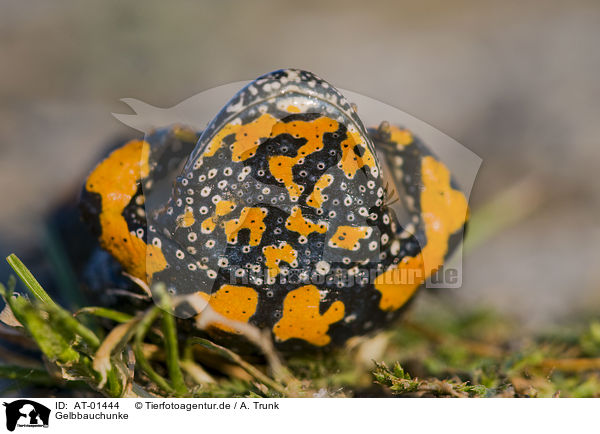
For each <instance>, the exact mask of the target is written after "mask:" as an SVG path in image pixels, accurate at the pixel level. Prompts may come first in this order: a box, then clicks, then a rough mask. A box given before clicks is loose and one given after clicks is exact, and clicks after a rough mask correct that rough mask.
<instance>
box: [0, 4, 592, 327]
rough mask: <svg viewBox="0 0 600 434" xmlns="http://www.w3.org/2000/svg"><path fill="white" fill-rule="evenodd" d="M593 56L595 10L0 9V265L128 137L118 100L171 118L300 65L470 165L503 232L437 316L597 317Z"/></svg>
mask: <svg viewBox="0 0 600 434" xmlns="http://www.w3.org/2000/svg"><path fill="white" fill-rule="evenodd" d="M599 45H600V3H599V2H597V1H593V0H591V1H571V2H550V1H537V2H531V1H519V2H516V1H514V2H513V1H505V2H477V1H471V0H469V1H462V0H461V1H454V2H444V1H424V2H404V1H401V2H399V1H381V2H373V1H371V2H365V1H346V2H343V3H342V2H336V3H334V2H331V3H327V2H323V1H309V0H305V1H302V2H293V3H292V2H282V1H256V2H232V1H203V2H198V1H193V2H192V1H190V2H169V3H168V4H167V2H161V1H146V2H143V3H142V2H130V1H122V0H119V1H116V0H115V1H106V0H103V1H91V2H85V3H83V2H75V1H60V0H58V1H53V2H46V1H42V0H39V1H28V2H22V1H18V0H0V65H1V68H0V199H1V202H0V204H1V211H0V252H1V253H2V255H3V256H6V255H7V254H8V253H11V252H14V253H17V254H18V255H20V256H21V257H22V258H23V259H25V260H26V263H27V264H28V265H32V266H34V267H37V268H38V269H43V267H44V261H43V258H44V249H43V248H42V240H43V239H44V234H43V221H44V219H45V215H46V213H47V212H48V211H49V210H51V209H52V208H53V207H54V206H56V204H57V203H58V202H60V201H61V200H65V199H66V198H69V197H75V195H76V193H77V191H78V189H79V188H80V185H81V183H82V181H83V179H84V176H85V175H86V173H87V172H88V171H89V170H90V169H91V167H92V166H93V165H94V163H95V162H96V161H97V160H98V158H99V156H100V155H102V154H103V152H105V150H106V149H107V146H109V145H110V144H111V143H115V141H116V140H119V139H120V138H127V137H130V136H133V135H135V134H136V131H134V130H132V129H131V128H128V127H126V126H124V125H123V124H121V123H120V122H119V121H117V120H116V119H115V118H114V117H113V116H112V115H111V113H112V112H117V113H127V112H128V108H127V107H126V106H125V105H124V104H123V103H121V102H120V101H119V100H120V99H121V98H124V97H131V98H136V99H139V100H142V101H145V102H147V103H150V104H152V105H155V106H159V107H169V106H173V105H175V104H177V103H178V102H180V101H182V100H184V99H186V98H188V97H190V96H192V95H194V94H196V93H198V92H200V91H203V90H206V89H209V88H212V87H215V86H218V85H223V84H226V83H229V82H233V81H239V80H250V79H253V78H255V77H257V76H259V75H261V74H263V73H265V72H268V71H271V70H274V69H278V68H282V67H296V68H302V69H307V70H310V71H313V72H315V73H316V74H318V75H320V76H321V77H323V78H325V79H326V80H328V81H329V82H331V83H333V84H334V85H336V86H339V87H341V88H345V89H350V90H352V91H355V92H358V93H361V94H363V95H367V96H370V97H372V98H375V99H378V100H380V101H383V102H385V103H387V104H390V105H392V106H394V107H397V108H399V109H401V110H403V111H405V112H407V113H409V114H411V115H413V116H415V117H417V118H419V119H421V120H423V121H425V122H427V123H429V124H430V125H432V126H433V127H435V128H437V129H438V130H440V131H442V132H444V133H446V134H448V135H449V136H451V137H453V138H454V139H456V140H457V141H458V142H460V143H461V144H463V145H464V146H466V147H467V148H469V149H470V150H472V151H473V152H475V153H476V154H478V155H479V156H480V157H481V158H482V159H483V165H482V167H481V169H480V172H479V175H478V178H477V180H476V182H475V185H474V187H473V192H472V195H471V206H472V209H473V211H474V214H475V215H477V212H478V209H479V210H481V209H484V210H486V209H487V212H486V213H484V214H480V215H482V216H484V217H485V218H483V220H484V221H485V220H490V221H492V222H494V221H496V220H498V219H499V220H511V222H512V223H511V224H510V225H506V226H505V227H504V228H503V229H502V230H501V231H496V232H495V233H494V234H492V236H489V237H487V238H486V239H485V241H484V242H480V243H478V244H477V245H473V246H472V248H470V249H469V251H468V252H467V255H466V257H465V259H464V271H463V282H464V284H463V287H462V288H461V289H459V290H452V291H451V297H448V302H449V303H450V302H452V303H457V304H458V305H459V306H460V305H465V306H466V305H487V306H491V307H493V308H495V309H498V310H500V311H502V312H506V313H509V314H511V315H515V316H516V317H518V318H519V319H520V320H522V321H523V322H524V324H526V325H527V326H530V327H538V326H540V325H548V324H551V323H557V322H559V321H561V320H563V319H564V318H567V317H569V316H573V315H574V314H578V313H586V312H590V311H593V310H594V309H598V308H600V219H599V218H598V217H599V216H600V213H599V211H600V206H599V205H600V188H599V187H598V184H599V183H598V180H597V178H596V176H597V175H598V173H599V170H600V167H598V162H600V146H599V145H600V80H599V76H600V50H599V49H598V46H599ZM506 192H508V200H497V199H496V198H498V197H504V196H506V195H507V193H506ZM503 195H504V196H503ZM490 201H491V202H492V203H495V206H492V207H490V206H489V203H490ZM494 224H495V223H493V224H492V226H493V225H494ZM2 267H3V268H1V269H0V270H1V271H0V277H1V278H2V280H3V281H5V280H6V275H7V274H8V269H7V267H6V266H5V265H4V264H3V265H2ZM34 270H35V268H34ZM40 273H41V274H40V275H41V276H44V273H43V272H40ZM42 280H43V279H42Z"/></svg>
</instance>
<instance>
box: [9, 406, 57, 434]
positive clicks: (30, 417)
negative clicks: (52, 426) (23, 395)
mask: <svg viewBox="0 0 600 434" xmlns="http://www.w3.org/2000/svg"><path fill="white" fill-rule="evenodd" d="M4 407H6V408H5V410H6V429H8V430H9V431H14V430H15V428H16V427H19V428H23V427H26V428H35V427H44V428H47V427H48V422H49V421H50V409H49V408H48V407H46V406H44V405H42V404H39V403H37V402H35V401H31V400H29V399H19V400H17V401H13V402H10V403H6V402H5V403H4Z"/></svg>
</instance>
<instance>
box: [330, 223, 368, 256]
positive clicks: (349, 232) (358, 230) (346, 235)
mask: <svg viewBox="0 0 600 434" xmlns="http://www.w3.org/2000/svg"><path fill="white" fill-rule="evenodd" d="M372 232H373V229H372V228H370V227H369V226H358V227H354V226H339V227H338V228H337V230H336V231H335V234H333V236H332V237H331V239H330V240H329V247H335V248H339V249H346V250H353V251H356V250H358V249H359V248H360V243H359V241H360V240H362V239H365V238H369V237H370V236H371V233H372Z"/></svg>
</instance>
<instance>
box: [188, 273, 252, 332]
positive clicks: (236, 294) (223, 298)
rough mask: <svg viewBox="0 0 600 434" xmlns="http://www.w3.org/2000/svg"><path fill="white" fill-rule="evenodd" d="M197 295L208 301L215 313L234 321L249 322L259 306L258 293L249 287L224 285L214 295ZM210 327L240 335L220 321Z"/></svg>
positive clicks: (202, 293)
mask: <svg viewBox="0 0 600 434" xmlns="http://www.w3.org/2000/svg"><path fill="white" fill-rule="evenodd" d="M197 294H198V295H199V296H200V297H202V298H203V299H204V300H206V301H208V304H209V305H210V307H212V308H213V309H214V310H215V312H217V313H218V314H220V315H222V316H224V317H225V318H227V319H230V320H233V321H239V322H248V320H249V319H250V318H251V317H252V315H254V313H255V312H256V306H257V305H258V294H257V292H256V291H255V290H254V289H253V288H250V287H248V286H236V285H223V286H221V288H219V290H218V291H217V292H215V293H214V294H212V295H209V294H206V293H204V292H198V293H197ZM210 325H211V327H215V328H218V329H220V330H223V331H226V332H229V333H239V332H237V331H236V330H235V329H233V328H231V327H229V326H227V325H224V324H221V323H219V322H218V321H215V322H212V323H211V324H210Z"/></svg>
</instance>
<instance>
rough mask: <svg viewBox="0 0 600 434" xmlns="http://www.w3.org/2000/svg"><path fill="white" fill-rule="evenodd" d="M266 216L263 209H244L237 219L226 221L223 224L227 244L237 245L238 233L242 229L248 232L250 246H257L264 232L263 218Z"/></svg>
mask: <svg viewBox="0 0 600 434" xmlns="http://www.w3.org/2000/svg"><path fill="white" fill-rule="evenodd" d="M266 216H267V210H266V209H265V208H244V209H242V212H241V213H240V217H239V218H237V219H232V220H228V221H226V222H225V235H227V242H229V243H233V244H235V243H237V237H238V233H239V231H241V230H242V229H249V230H250V242H249V245H251V246H258V245H259V244H260V240H261V239H262V234H263V233H264V231H265V223H264V221H263V220H264V218H265V217H266Z"/></svg>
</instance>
